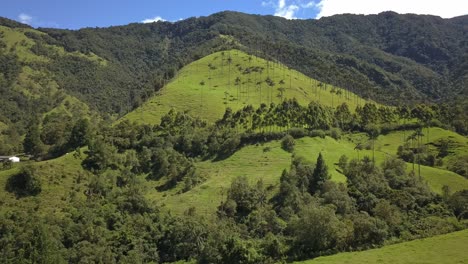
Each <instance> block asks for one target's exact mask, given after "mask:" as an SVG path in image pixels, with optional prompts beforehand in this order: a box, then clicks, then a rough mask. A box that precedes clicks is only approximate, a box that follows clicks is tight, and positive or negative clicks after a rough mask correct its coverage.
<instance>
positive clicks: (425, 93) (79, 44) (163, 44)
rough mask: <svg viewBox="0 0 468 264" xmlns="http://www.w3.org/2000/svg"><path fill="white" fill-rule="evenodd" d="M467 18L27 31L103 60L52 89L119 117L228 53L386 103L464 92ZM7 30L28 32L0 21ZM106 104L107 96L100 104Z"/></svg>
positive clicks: (199, 22) (68, 66)
mask: <svg viewBox="0 0 468 264" xmlns="http://www.w3.org/2000/svg"><path fill="white" fill-rule="evenodd" d="M467 21H468V17H467V16H463V17H456V18H453V19H441V18H439V17H435V16H420V15H399V14H396V13H393V12H385V13H381V14H379V15H369V16H362V15H336V16H332V17H325V18H322V19H319V20H286V19H283V18H279V17H274V16H259V15H248V14H243V13H237V12H221V13H217V14H213V15H211V16H208V17H200V18H189V19H186V20H183V21H180V22H176V23H170V22H157V23H151V24H137V23H135V24H130V25H126V26H116V27H109V28H84V29H80V30H76V31H71V30H61V29H44V28H41V29H39V31H41V32H44V33H47V34H39V33H38V34H35V33H29V35H28V36H29V37H30V38H32V39H34V41H35V42H36V43H37V44H36V48H35V49H34V51H35V52H36V53H39V54H41V55H45V56H48V55H47V51H46V50H45V49H43V48H42V49H41V47H43V46H44V45H46V44H50V45H56V46H60V47H64V48H65V50H66V51H68V52H75V51H78V52H80V53H83V54H96V55H97V56H99V57H101V58H103V59H105V60H106V61H107V62H109V63H108V64H106V65H105V66H103V65H97V64H95V63H93V62H92V61H86V60H66V59H65V60H60V61H57V62H55V63H52V65H50V66H49V67H50V71H51V72H53V73H54V74H55V76H56V79H57V80H58V84H59V85H60V86H61V87H63V88H64V89H65V90H67V91H69V92H70V93H71V94H72V95H74V96H76V97H78V98H80V99H82V100H84V101H85V102H87V103H88V104H89V105H91V106H92V107H93V108H94V109H99V110H101V111H104V112H108V113H117V114H124V113H126V112H128V111H129V110H131V109H132V108H134V107H135V106H136V105H139V104H140V103H141V102H143V101H145V100H146V99H147V98H149V97H150V96H151V95H152V94H153V92H154V91H155V90H158V89H159V88H161V86H162V85H163V84H164V81H165V80H167V79H170V78H172V77H173V76H174V74H175V72H176V71H177V70H178V69H180V68H181V67H182V66H184V65H186V64H187V63H189V62H191V61H193V60H195V59H198V58H201V57H203V56H206V55H208V54H211V53H212V52H214V51H218V50H225V49H227V48H232V47H234V48H240V49H243V50H244V51H246V52H249V53H252V54H255V55H258V56H261V57H264V58H269V59H274V60H278V61H280V62H282V63H283V64H286V65H288V66H289V67H291V68H293V69H296V70H298V71H300V72H302V73H304V74H306V75H308V76H310V77H312V78H315V79H318V80H320V81H323V82H326V83H331V84H333V85H336V86H340V87H344V88H347V89H349V90H351V91H353V92H355V93H357V94H359V95H361V96H364V97H367V98H372V99H375V100H377V101H380V102H384V103H388V104H393V105H396V104H399V103H408V102H415V101H422V100H428V101H438V102H439V101H446V100H448V99H453V98H455V97H459V96H463V97H464V96H466V95H467V88H466V81H467V78H468V77H467V76H468V68H467V64H466V61H468V60H467V57H466V56H467V54H468V50H467V49H468V48H467V34H468V33H467V32H468V30H467V23H468V22H467ZM0 24H2V25H5V26H7V27H14V28H15V27H16V28H18V27H23V28H27V27H28V26H26V25H22V24H19V23H17V22H14V21H10V20H7V19H2V20H1V21H0ZM109 98H112V100H108V99H109Z"/></svg>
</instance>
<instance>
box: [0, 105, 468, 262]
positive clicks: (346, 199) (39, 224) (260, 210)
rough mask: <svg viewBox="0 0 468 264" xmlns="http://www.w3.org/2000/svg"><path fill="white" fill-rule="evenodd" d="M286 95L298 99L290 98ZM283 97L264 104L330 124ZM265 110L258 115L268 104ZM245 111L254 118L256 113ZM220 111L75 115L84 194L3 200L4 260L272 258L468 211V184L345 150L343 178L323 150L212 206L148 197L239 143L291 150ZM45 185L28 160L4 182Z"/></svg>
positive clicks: (433, 225)
mask: <svg viewBox="0 0 468 264" xmlns="http://www.w3.org/2000/svg"><path fill="white" fill-rule="evenodd" d="M287 103H288V102H285V103H284V104H287ZM289 103H291V104H292V105H294V100H292V101H289ZM283 107H284V105H281V106H279V107H277V106H274V107H272V108H271V109H273V110H272V112H273V113H275V115H276V114H277V115H284V116H287V115H289V113H282V112H281V111H279V110H277V109H284V110H282V111H285V112H286V109H291V110H294V109H295V110H294V111H299V110H300V111H305V113H309V115H311V116H316V117H317V116H318V117H321V115H316V114H315V112H310V111H319V112H320V113H324V114H323V115H322V117H324V118H325V120H328V121H326V122H327V124H329V126H332V125H333V124H335V123H336V119H335V118H334V117H335V113H333V111H332V110H331V109H325V108H322V107H321V106H319V105H315V104H311V105H310V106H308V107H299V106H298V105H296V106H294V107H295V108H294V107H290V108H286V107H284V108H283ZM262 108H264V109H266V110H265V111H264V112H260V113H263V114H264V115H266V114H267V113H268V112H269V111H270V110H269V109H268V108H266V106H261V107H260V108H259V109H262ZM364 108H365V109H367V108H373V107H372V106H367V107H366V106H364V107H363V109H364ZM250 109H251V110H250V112H251V113H252V116H253V115H254V113H256V111H253V108H251V107H250ZM298 109H299V110H298ZM260 111H262V110H260ZM307 111H309V112H307ZM366 111H367V110H362V113H365V112H366ZM245 112H247V111H245ZM378 112H380V111H378ZM382 112H385V111H382ZM226 113H227V114H226V115H225V116H224V118H223V119H222V120H219V121H218V122H217V123H216V124H214V125H208V124H207V123H206V122H204V121H202V120H200V119H197V118H192V117H190V116H189V115H187V114H185V113H180V112H175V111H170V112H169V113H168V114H167V115H165V116H164V117H163V118H162V120H161V123H160V124H159V125H156V126H149V125H137V124H134V123H130V122H128V121H122V122H121V123H119V124H116V125H113V126H111V125H109V124H107V123H106V122H103V121H99V120H96V122H93V123H92V124H90V123H89V121H87V120H79V121H77V122H76V124H75V125H73V126H70V127H72V128H71V131H70V132H69V135H68V136H66V137H65V138H64V139H61V140H59V141H60V142H66V143H63V144H64V146H67V148H68V149H75V151H74V154H73V155H74V156H75V157H76V158H80V156H81V157H82V155H83V153H81V148H80V147H83V146H87V147H88V148H87V150H86V153H85V154H86V156H85V157H82V159H83V162H82V166H83V168H85V169H86V170H87V173H86V175H82V176H80V179H79V181H85V182H86V188H85V190H84V194H85V196H84V197H83V195H82V193H83V191H82V190H81V191H79V189H77V190H71V193H70V195H69V197H68V198H67V199H68V200H69V202H67V204H69V206H68V207H67V208H63V209H62V210H64V213H63V214H60V217H57V216H54V215H50V216H40V215H38V213H37V212H34V211H31V212H30V213H29V214H27V213H25V212H23V211H19V210H15V209H13V208H11V209H5V210H2V212H1V214H2V217H1V219H2V221H0V230H1V232H0V248H2V254H0V258H1V259H0V262H2V263H3V262H4V263H9V262H11V261H13V260H15V259H21V260H24V261H32V262H47V261H49V262H50V261H52V262H55V263H61V262H71V263H77V262H83V261H87V262H106V263H113V262H119V263H121V262H128V263H130V262H132V263H134V262H174V261H178V260H187V261H190V260H193V261H195V262H199V263H275V262H278V261H289V260H297V259H305V258H310V257H315V256H318V255H324V254H331V253H334V252H339V251H347V250H357V249H365V248H371V247H375V246H378V245H382V244H383V243H385V241H387V240H392V241H394V240H407V239H413V238H419V237H426V236H431V235H435V234H439V233H444V232H449V231H453V230H457V229H460V228H463V225H462V224H461V222H459V221H458V220H457V218H458V219H465V218H466V217H468V216H467V215H466V208H465V207H464V206H466V200H467V199H468V198H467V196H466V193H465V192H459V193H455V194H451V193H450V191H449V190H447V192H446V194H445V195H444V196H438V195H436V194H434V193H432V192H430V191H429V188H428V187H427V186H426V184H425V183H424V182H423V181H422V180H421V178H419V177H417V176H415V174H412V173H410V174H408V173H407V172H406V168H405V163H404V162H402V161H401V160H398V159H393V158H392V159H388V160H386V161H385V162H384V163H383V164H382V165H381V166H377V165H376V164H375V163H374V162H373V161H372V160H371V159H369V158H367V157H365V158H364V159H362V160H351V161H348V159H347V158H346V157H342V158H340V162H339V165H340V168H341V170H342V172H343V173H344V174H345V175H346V177H347V179H348V182H347V183H335V182H332V181H330V175H329V172H328V169H327V166H326V162H325V160H324V158H323V156H322V155H321V154H318V158H317V160H316V162H315V163H311V162H308V161H307V160H310V158H309V159H304V158H301V157H297V156H295V155H294V154H293V157H294V158H293V161H292V163H291V167H290V169H289V170H285V171H284V172H283V174H282V176H281V179H280V183H279V186H278V188H271V187H268V186H265V185H264V184H263V183H262V182H261V181H260V182H257V183H254V184H252V183H251V182H250V180H249V178H248V177H239V178H236V179H235V180H234V181H233V182H232V184H231V187H230V189H229V190H228V191H227V195H226V199H225V200H224V201H222V203H221V204H220V205H219V207H218V210H217V214H216V215H213V216H200V214H199V213H198V212H197V211H196V208H190V209H189V210H188V211H187V212H185V214H184V215H179V216H173V215H171V214H168V213H167V212H166V211H165V210H162V209H161V208H159V207H158V206H157V205H156V204H154V203H152V202H150V201H148V200H147V199H146V198H145V182H146V181H152V180H158V182H159V183H160V184H159V185H158V187H157V188H158V190H159V191H164V190H167V189H169V188H177V190H179V191H180V192H184V191H188V190H189V189H190V188H193V186H196V185H197V184H200V183H201V182H203V181H204V176H203V175H200V174H199V172H198V171H197V169H196V166H195V164H194V161H195V160H199V159H220V158H224V157H226V156H227V155H230V154H231V153H233V152H234V151H236V150H237V149H238V148H239V147H240V146H241V145H242V144H252V143H259V142H262V141H264V140H270V139H281V138H283V140H282V142H284V143H282V144H283V147H284V148H286V149H287V150H288V151H291V152H293V153H294V139H293V138H292V137H291V136H285V132H268V131H265V130H267V129H263V132H262V129H261V126H259V127H258V128H257V131H258V132H253V131H251V132H247V131H246V130H244V129H246V128H244V127H242V126H241V125H240V124H246V123H247V124H248V125H250V126H252V124H253V123H249V122H252V121H253V120H254V119H253V118H251V117H249V116H248V115H247V116H245V115H244V114H243V111H239V112H238V113H234V114H233V113H232V112H230V111H229V110H228V111H227V112H226ZM229 113H230V114H229ZM357 113H359V112H357ZM362 113H361V114H356V116H359V115H362ZM50 118H51V120H50V121H48V122H46V125H45V126H43V131H49V132H50V133H52V131H53V129H44V127H48V126H52V127H53V125H57V124H55V123H56V122H55V121H53V120H54V119H53V118H52V117H50ZM379 118H380V117H379ZM237 120H238V121H237ZM240 120H247V121H242V122H241V121H240ZM260 120H261V119H260ZM294 120H297V119H294ZM295 122H300V121H295ZM321 122H322V123H323V120H317V123H318V124H320V123H321ZM338 123H339V122H338ZM295 125H297V124H296V123H294V125H293V123H291V127H292V126H295ZM310 128H311V129H316V128H317V127H310ZM247 130H248V128H247ZM250 130H252V129H250ZM60 131H61V130H60ZM294 131H295V130H294V129H292V130H290V132H291V133H292V134H294V135H295V136H296V137H297V136H301V133H300V132H298V131H295V132H294ZM49 132H41V133H36V134H35V135H34V136H33V134H34V133H28V134H29V136H28V138H30V139H34V138H35V139H36V140H37V139H39V140H49V139H52V138H56V139H60V138H61V137H55V136H54V137H50V138H49V137H48V135H49ZM26 142H34V141H33V140H32V141H31V140H29V139H28V140H27V141H26ZM47 142H48V141H47ZM49 143H50V142H49ZM313 158H315V157H313ZM313 158H312V159H313ZM76 180H77V181H78V179H76ZM41 186H42V185H41V179H40V178H39V177H37V175H35V171H34V168H28V169H26V170H23V171H21V172H20V173H18V174H16V175H14V176H12V177H11V178H10V180H9V181H8V186H7V189H8V191H10V192H12V193H15V194H16V195H17V197H19V198H21V197H25V196H35V195H38V194H39V193H40V192H41ZM77 192H81V193H77Z"/></svg>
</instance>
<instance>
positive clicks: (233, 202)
mask: <svg viewBox="0 0 468 264" xmlns="http://www.w3.org/2000/svg"><path fill="white" fill-rule="evenodd" d="M265 202H266V196H265V190H264V187H263V183H262V182H258V183H257V184H256V186H250V184H249V182H248V179H247V177H238V178H236V179H235V180H233V182H232V183H231V188H230V189H229V191H228V193H227V199H226V202H223V203H222V204H221V205H220V206H219V208H218V211H219V214H220V215H226V216H229V217H236V218H237V219H239V220H243V219H244V218H245V217H247V216H248V215H249V214H250V213H251V212H252V211H254V210H256V209H258V208H259V207H260V206H261V205H262V204H264V203H265Z"/></svg>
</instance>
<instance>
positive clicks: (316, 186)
mask: <svg viewBox="0 0 468 264" xmlns="http://www.w3.org/2000/svg"><path fill="white" fill-rule="evenodd" d="M328 179H330V174H328V167H327V165H326V164H325V160H324V159H323V156H322V153H321V152H320V153H319V155H318V158H317V163H316V164H315V169H314V172H313V173H312V178H311V179H310V180H309V193H310V194H314V193H316V192H317V191H318V190H320V189H321V187H322V185H323V184H324V183H325V181H326V180H328Z"/></svg>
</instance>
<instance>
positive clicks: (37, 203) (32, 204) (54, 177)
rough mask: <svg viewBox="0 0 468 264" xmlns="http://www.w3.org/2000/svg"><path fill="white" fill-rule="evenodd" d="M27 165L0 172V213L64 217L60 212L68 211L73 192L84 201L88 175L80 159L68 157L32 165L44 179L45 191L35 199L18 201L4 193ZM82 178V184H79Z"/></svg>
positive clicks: (26, 198) (69, 155)
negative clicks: (16, 212) (9, 181)
mask: <svg viewBox="0 0 468 264" xmlns="http://www.w3.org/2000/svg"><path fill="white" fill-rule="evenodd" d="M27 164H28V162H24V163H19V164H14V167H13V168H12V169H10V170H6V171H0V204H1V206H0V213H4V212H5V211H8V210H10V209H13V208H14V209H15V210H18V209H20V210H24V211H29V210H35V211H39V213H40V214H42V215H50V214H58V215H60V214H61V209H62V208H66V207H67V204H68V202H69V201H70V199H71V197H69V194H70V193H71V190H72V189H75V190H79V194H78V197H77V198H82V199H84V197H85V196H84V193H83V191H84V190H85V185H84V184H85V183H86V182H87V177H88V176H87V173H86V172H85V171H84V170H83V169H82V167H81V159H79V158H75V157H74V156H73V155H72V153H69V154H67V155H65V156H62V157H60V158H57V159H54V160H49V161H44V162H37V163H30V164H31V165H32V166H33V167H34V168H35V171H36V173H37V175H38V176H39V178H40V179H41V184H42V185H41V186H42V191H41V193H40V194H39V195H37V196H35V197H24V198H20V199H17V198H16V197H15V196H14V195H13V194H11V193H9V192H7V191H5V185H6V183H7V180H8V178H9V177H10V176H11V175H13V174H15V173H17V172H18V171H19V170H20V168H21V166H25V165H27ZM79 177H81V178H82V180H81V181H78V178H79Z"/></svg>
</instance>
